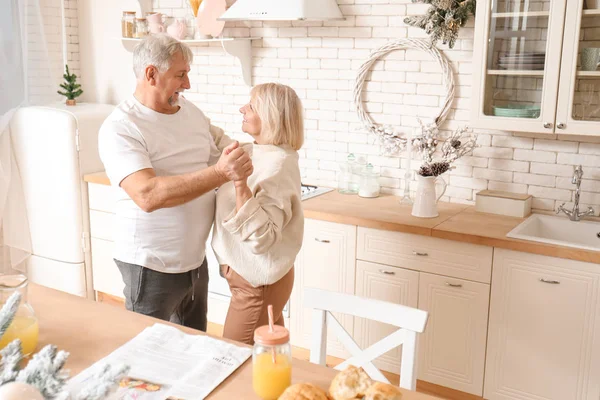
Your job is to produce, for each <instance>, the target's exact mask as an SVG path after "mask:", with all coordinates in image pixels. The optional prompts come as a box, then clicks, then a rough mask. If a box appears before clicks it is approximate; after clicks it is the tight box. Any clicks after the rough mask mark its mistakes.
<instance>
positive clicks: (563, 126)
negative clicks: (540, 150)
mask: <svg viewBox="0 0 600 400" xmlns="http://www.w3.org/2000/svg"><path fill="white" fill-rule="evenodd" d="M556 127H557V128H558V129H565V128H566V127H567V125H566V124H565V123H564V122H561V123H559V124H558V125H556Z"/></svg>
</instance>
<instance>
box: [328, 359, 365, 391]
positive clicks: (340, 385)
mask: <svg viewBox="0 0 600 400" xmlns="http://www.w3.org/2000/svg"><path fill="white" fill-rule="evenodd" d="M372 384H373V381H372V380H371V378H369V375H367V373H366V372H365V370H364V369H362V368H356V367H355V366H353V365H349V366H348V368H346V369H345V370H343V371H341V372H340V373H338V374H337V375H336V376H335V378H333V381H331V386H330V387H329V394H330V395H331V397H332V398H333V399H334V400H352V399H362V397H363V396H364V395H365V392H366V391H367V389H368V388H369V386H371V385H372Z"/></svg>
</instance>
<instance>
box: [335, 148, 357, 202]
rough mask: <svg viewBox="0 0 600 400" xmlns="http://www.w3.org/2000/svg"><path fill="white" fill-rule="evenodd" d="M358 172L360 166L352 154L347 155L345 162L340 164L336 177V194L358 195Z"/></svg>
mask: <svg viewBox="0 0 600 400" xmlns="http://www.w3.org/2000/svg"><path fill="white" fill-rule="evenodd" d="M359 170H360V164H359V163H358V162H357V160H356V156H355V155H354V154H353V153H350V154H348V157H346V162H345V163H341V164H340V174H339V175H338V192H340V193H342V194H356V193H358V185H359V178H358V176H357V172H359Z"/></svg>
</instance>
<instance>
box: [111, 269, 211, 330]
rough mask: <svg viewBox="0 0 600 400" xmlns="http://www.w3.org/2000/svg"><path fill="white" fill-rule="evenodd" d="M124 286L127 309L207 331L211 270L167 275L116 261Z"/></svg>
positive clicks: (194, 270)
mask: <svg viewBox="0 0 600 400" xmlns="http://www.w3.org/2000/svg"><path fill="white" fill-rule="evenodd" d="M115 263H116V264H117V267H119V270H120V271H121V275H122V276H123V282H124V283H125V289H123V294H124V295H125V307H126V308H127V309H128V310H129V311H134V312H137V313H140V314H144V315H148V316H151V317H155V318H159V319H162V320H164V321H171V322H173V323H176V324H179V325H184V326H188V327H190V328H194V329H199V330H201V331H204V332H206V313H207V309H208V305H207V303H208V268H207V263H206V258H205V259H204V261H203V262H202V265H201V266H200V267H198V268H196V269H193V270H191V271H189V272H184V273H181V274H167V273H164V272H158V271H154V270H152V269H150V268H145V267H142V266H140V265H135V264H129V263H125V262H122V261H119V260H116V259H115Z"/></svg>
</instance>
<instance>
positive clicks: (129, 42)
mask: <svg viewBox="0 0 600 400" xmlns="http://www.w3.org/2000/svg"><path fill="white" fill-rule="evenodd" d="M120 39H121V43H123V47H125V49H126V50H127V51H133V49H134V47H135V46H136V45H137V44H138V43H139V42H141V41H142V39H134V38H120ZM256 39H260V38H258V37H243V38H210V39H183V40H181V42H182V43H185V44H187V45H188V46H194V45H198V44H202V43H221V47H223V50H225V52H226V53H227V54H229V55H231V56H234V57H236V58H237V59H238V60H240V64H241V66H242V77H243V79H244V83H246V85H248V86H252V43H251V41H252V40H256Z"/></svg>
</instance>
